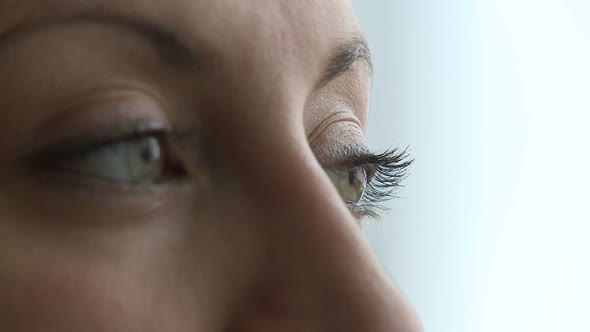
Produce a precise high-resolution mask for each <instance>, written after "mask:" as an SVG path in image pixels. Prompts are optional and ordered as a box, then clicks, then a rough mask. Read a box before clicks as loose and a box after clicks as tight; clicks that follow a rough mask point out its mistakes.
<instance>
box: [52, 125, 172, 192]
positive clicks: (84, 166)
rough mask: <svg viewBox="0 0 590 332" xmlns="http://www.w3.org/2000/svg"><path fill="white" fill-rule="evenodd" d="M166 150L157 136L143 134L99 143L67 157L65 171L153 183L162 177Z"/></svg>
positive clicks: (61, 166) (59, 164)
mask: <svg viewBox="0 0 590 332" xmlns="http://www.w3.org/2000/svg"><path fill="white" fill-rule="evenodd" d="M166 158H167V156H166V151H165V148H164V144H163V141H162V139H161V138H159V137H158V136H157V135H144V136H139V137H132V138H127V139H122V140H119V141H114V142H111V143H106V144H101V145H99V146H97V147H93V148H89V149H86V150H84V151H82V152H78V153H75V154H73V155H70V156H68V157H66V158H62V159H61V160H59V161H58V162H57V164H56V166H57V167H58V168H59V169H61V170H64V171H68V172H73V173H77V174H80V175H85V176H90V177H95V178H100V179H104V180H108V181H113V182H121V183H126V184H153V183H156V182H157V181H159V180H160V179H161V178H162V177H163V176H164V175H165V174H164V172H165V169H166V163H167V160H166Z"/></svg>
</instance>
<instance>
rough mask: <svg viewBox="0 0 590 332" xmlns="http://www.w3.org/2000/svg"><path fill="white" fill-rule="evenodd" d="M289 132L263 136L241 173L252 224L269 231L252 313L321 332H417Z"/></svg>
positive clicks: (300, 140)
mask: <svg viewBox="0 0 590 332" xmlns="http://www.w3.org/2000/svg"><path fill="white" fill-rule="evenodd" d="M288 127H289V126H286V127H285V128H282V129H280V128H275V130H279V131H281V132H282V133H283V135H281V136H273V137H266V138H265V135H264V134H261V133H260V132H259V133H258V135H256V136H258V138H259V139H261V140H263V141H261V142H258V143H255V142H254V141H251V143H254V145H253V146H259V147H260V149H259V152H258V153H257V154H256V155H252V154H248V155H249V157H248V159H247V161H246V164H248V165H249V166H248V170H247V171H246V172H244V173H242V174H240V175H239V176H240V177H241V180H242V181H243V183H244V184H245V185H244V186H243V188H244V192H243V195H244V197H246V199H247V202H248V204H250V205H252V206H253V208H252V209H249V210H250V211H255V212H253V213H255V215H253V216H251V217H252V218H251V222H253V223H255V224H256V225H257V227H260V229H262V230H263V232H264V234H263V236H262V237H261V238H262V239H264V240H263V241H264V245H263V248H264V253H265V259H264V262H265V263H264V264H263V271H262V272H261V273H260V276H261V277H260V278H259V280H258V282H257V283H256V286H255V289H254V290H253V294H254V295H253V297H252V299H251V302H249V304H248V306H249V307H250V309H249V312H252V311H254V312H255V313H253V314H252V315H254V316H264V317H265V318H268V317H275V318H276V317H282V318H281V319H283V318H284V319H287V320H289V319H292V320H293V321H297V322H313V323H311V324H316V325H314V326H318V327H319V326H321V327H322V328H323V329H322V330H338V331H376V332H378V331H394V332H395V331H414V329H413V328H412V327H410V326H411V322H412V321H413V320H412V319H411V318H408V317H411V316H412V315H411V312H410V311H409V309H408V307H407V306H406V305H405V304H404V303H403V298H402V297H401V296H400V295H399V294H398V293H397V290H396V289H395V287H394V286H393V284H392V282H391V281H390V280H389V279H388V277H387V276H386V274H385V273H384V271H383V269H382V268H381V266H380V264H379V263H378V262H377V260H376V258H375V256H374V255H373V254H372V252H371V250H370V247H369V245H368V243H367V241H366V240H365V238H364V236H363V235H362V233H361V232H360V230H359V228H358V227H357V225H356V222H355V220H354V219H353V217H352V215H351V214H350V213H349V212H348V211H347V208H346V207H345V205H344V204H343V203H342V202H341V199H340V197H339V195H338V193H337V192H336V190H335V189H334V188H333V186H332V185H331V183H330V181H329V179H328V177H327V176H326V175H325V174H324V171H323V169H322V168H321V167H320V165H318V163H317V161H316V160H315V157H314V156H313V153H312V151H311V150H310V148H309V147H308V144H307V141H306V139H305V136H304V134H302V131H301V133H300V132H299V131H297V130H295V131H294V133H291V134H284V133H285V131H288V130H289V128H288ZM275 134H276V133H275ZM269 135H273V134H271V132H269ZM269 142H270V143H269ZM258 144H260V145H258ZM302 324H305V323H302ZM279 330H280V329H279ZM312 331H313V330H312Z"/></svg>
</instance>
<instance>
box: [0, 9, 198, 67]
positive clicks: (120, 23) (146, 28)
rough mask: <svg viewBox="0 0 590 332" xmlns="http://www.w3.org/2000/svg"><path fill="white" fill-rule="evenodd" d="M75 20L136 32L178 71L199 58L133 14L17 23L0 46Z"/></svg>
mask: <svg viewBox="0 0 590 332" xmlns="http://www.w3.org/2000/svg"><path fill="white" fill-rule="evenodd" d="M79 23H97V24H106V25H111V26H115V27H120V28H124V29H126V30H128V31H131V32H133V33H136V34H139V35H140V36H142V37H144V38H146V39H147V40H149V41H150V42H151V43H152V44H153V45H154V46H155V48H156V51H157V52H158V55H159V56H160V58H161V60H162V61H163V62H164V63H165V64H167V65H169V66H170V67H173V68H175V69H178V70H181V71H195V70H196V69H197V68H198V67H199V63H200V62H201V61H200V60H201V56H200V55H199V54H197V52H195V51H194V50H193V49H192V48H191V47H189V46H188V45H187V44H185V43H184V42H182V40H181V38H179V36H178V35H177V34H176V33H175V32H173V31H170V30H167V29H166V28H164V27H162V26H160V25H158V24H156V23H153V22H149V21H144V20H140V19H137V18H133V17H127V16H117V15H104V14H97V13H81V14H77V15H74V16H68V17H59V18H51V19H42V20H39V21H36V22H33V23H24V24H21V25H17V26H15V27H13V28H11V29H9V30H8V31H5V32H3V33H1V34H0V50H1V49H2V48H3V47H5V46H7V44H9V43H8V42H9V41H10V40H11V39H13V38H18V37H26V36H28V35H30V34H33V33H35V32H37V31H38V30H42V29H43V28H46V27H51V26H62V25H69V24H79Z"/></svg>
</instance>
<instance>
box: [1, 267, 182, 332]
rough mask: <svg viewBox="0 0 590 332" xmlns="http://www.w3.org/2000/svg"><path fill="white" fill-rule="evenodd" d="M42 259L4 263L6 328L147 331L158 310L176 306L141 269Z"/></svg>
mask: <svg viewBox="0 0 590 332" xmlns="http://www.w3.org/2000/svg"><path fill="white" fill-rule="evenodd" d="M40 259H42V260H43V261H44V262H36V263H34V264H32V262H27V264H18V265H12V266H10V265H9V266H6V265H5V266H2V267H1V268H2V271H1V272H0V273H1V276H2V277H1V279H0V285H1V287H2V288H3V290H2V297H1V298H0V312H1V313H2V316H4V317H3V319H2V320H0V329H1V330H3V331H9V330H10V331H13V330H14V331H141V330H143V331H148V330H149V328H148V327H150V326H151V328H153V326H158V325H159V324H161V321H162V318H164V317H159V318H160V320H157V321H155V320H154V318H155V317H156V316H159V315H162V314H163V313H164V312H163V311H169V313H171V312H174V311H173V310H170V309H172V308H166V306H168V305H169V304H164V303H162V301H165V299H163V298H160V299H158V297H157V289H158V288H161V287H159V286H158V285H157V284H155V283H153V282H151V281H150V280H148V278H146V277H142V276H141V275H134V273H133V272H130V271H127V272H126V271H124V270H119V271H114V270H113V271H111V270H108V269H106V268H102V269H101V268H97V267H96V266H89V265H88V264H83V263H77V264H74V263H70V264H67V266H66V265H65V264H60V262H59V261H58V260H55V259H49V258H41V257H40ZM46 262H52V263H51V264H48V263H46ZM72 265H75V267H72ZM158 306H160V307H158ZM181 308H182V307H178V308H174V309H177V310H176V311H177V312H181ZM169 313H168V314H169ZM150 314H153V315H150ZM179 322H180V321H179ZM154 324H155V325H154Z"/></svg>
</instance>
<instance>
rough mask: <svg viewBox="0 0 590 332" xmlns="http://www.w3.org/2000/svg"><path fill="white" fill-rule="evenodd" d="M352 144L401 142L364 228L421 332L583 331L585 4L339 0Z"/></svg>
mask: <svg viewBox="0 0 590 332" xmlns="http://www.w3.org/2000/svg"><path fill="white" fill-rule="evenodd" d="M353 5H354V6H355V8H356V9H357V13H358V15H359V17H360V20H361V22H362V24H363V26H364V29H365V31H366V33H367V35H368V38H369V41H370V42H371V44H372V47H373V52H374V54H375V60H376V79H375V83H374V84H375V85H374V91H373V105H372V115H371V119H370V122H369V132H368V139H369V143H370V144H371V145H372V146H373V147H375V148H378V149H380V148H386V147H388V146H390V145H392V144H393V145H401V146H405V145H409V146H410V148H411V151H412V154H413V157H414V158H415V159H416V162H415V164H414V167H413V168H412V171H411V176H410V178H408V179H407V180H406V182H405V184H406V188H405V189H404V190H403V191H402V192H401V196H402V198H401V199H398V200H395V201H394V202H392V203H391V204H390V206H391V208H392V211H391V212H390V213H389V214H388V215H387V216H386V218H385V219H384V223H383V225H382V226H375V227H370V229H369V230H368V231H367V233H368V234H369V236H370V237H371V239H372V241H373V243H374V245H375V247H376V249H377V251H378V254H379V255H380V257H381V258H382V260H383V262H384V264H385V266H386V268H387V269H388V271H389V272H390V273H391V275H392V276H393V277H394V279H395V280H396V281H397V282H398V283H399V285H400V287H401V288H402V289H403V290H404V292H405V293H406V294H407V297H408V298H409V300H410V302H412V303H413V305H414V306H415V307H416V308H417V310H418V311H419V313H420V315H421V317H422V319H423V322H424V325H425V329H426V331H428V332H487V331H490V332H492V331H493V332H512V331H514V332H517V331H518V332H528V331H531V332H532V331H535V332H545V331H552V332H553V331H567V332H577V331H583V332H590V226H589V225H590V1H588V0H471V1H468V0H445V1H440V0H412V1H401V0H353Z"/></svg>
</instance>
